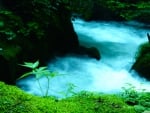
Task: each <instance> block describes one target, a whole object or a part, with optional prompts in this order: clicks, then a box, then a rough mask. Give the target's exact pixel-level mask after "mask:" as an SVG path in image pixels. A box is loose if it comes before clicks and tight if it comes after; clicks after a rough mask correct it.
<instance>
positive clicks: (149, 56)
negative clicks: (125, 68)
mask: <svg viewBox="0 0 150 113" xmlns="http://www.w3.org/2000/svg"><path fill="white" fill-rule="evenodd" d="M132 69H134V70H135V71H136V72H137V73H138V74H139V75H140V76H141V77H144V78H146V79H147V80H150V43H146V44H144V45H142V46H141V47H140V50H139V53H138V56H137V59H136V62H135V63H134V64H133V66H132Z"/></svg>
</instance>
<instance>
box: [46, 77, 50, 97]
mask: <svg viewBox="0 0 150 113" xmlns="http://www.w3.org/2000/svg"><path fill="white" fill-rule="evenodd" d="M46 78H47V82H48V83H47V89H46V94H45V96H46V97H47V96H48V90H49V83H50V79H49V77H48V76H46Z"/></svg>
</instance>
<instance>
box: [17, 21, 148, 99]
mask: <svg viewBox="0 0 150 113" xmlns="http://www.w3.org/2000/svg"><path fill="white" fill-rule="evenodd" d="M73 26H74V29H75V31H76V33H77V35H78V37H79V41H80V44H81V45H84V46H86V47H93V46H94V47H96V48H97V49H98V50H99V51H100V53H101V60H100V61H97V60H95V59H91V58H88V57H87V56H79V55H78V56H77V55H67V56H65V57H57V58H56V59H54V60H53V61H51V62H50V63H48V68H49V69H50V70H51V71H56V72H59V76H57V77H54V78H51V80H50V83H49V84H48V82H47V79H46V78H41V79H40V84H41V87H42V89H43V90H44V91H45V92H46V89H47V87H48V85H49V87H50V89H49V95H52V96H56V97H64V96H66V95H68V92H70V91H73V92H79V91H83V90H84V91H96V92H102V93H118V92H120V91H121V90H122V87H124V86H126V84H132V85H133V86H135V87H136V89H137V90H139V89H146V90H147V91H150V82H148V81H146V80H145V79H144V78H141V77H139V75H138V74H136V72H134V71H130V68H131V66H132V64H133V63H134V62H135V56H136V52H137V50H138V47H139V46H140V44H142V43H144V42H147V41H148V40H147V37H146V33H147V32H148V30H146V29H143V28H142V26H143V24H140V23H135V22H130V23H129V22H128V23H127V22H120V23H119V22H94V21H93V22H85V21H83V20H80V19H76V20H75V21H73ZM17 85H18V86H19V87H20V88H21V89H23V90H25V91H27V92H29V93H32V94H35V95H42V92H41V91H40V88H39V85H38V83H37V81H36V79H35V78H34V77H33V76H31V77H27V78H25V79H22V80H20V81H18V82H17Z"/></svg>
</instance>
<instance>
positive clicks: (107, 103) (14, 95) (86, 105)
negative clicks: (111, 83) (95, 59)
mask: <svg viewBox="0 0 150 113" xmlns="http://www.w3.org/2000/svg"><path fill="white" fill-rule="evenodd" d="M0 97H1V99H0V113H135V111H134V109H133V107H130V106H128V105H127V104H125V103H124V101H123V100H122V99H121V98H119V97H117V96H114V95H102V94H97V93H90V92H82V93H80V94H77V95H75V96H73V97H69V98H66V99H62V100H57V99H55V98H52V97H46V98H41V97H36V96H33V95H29V94H26V93H25V92H23V91H21V90H20V89H18V88H17V87H14V86H9V85H6V84H4V83H2V82H0Z"/></svg>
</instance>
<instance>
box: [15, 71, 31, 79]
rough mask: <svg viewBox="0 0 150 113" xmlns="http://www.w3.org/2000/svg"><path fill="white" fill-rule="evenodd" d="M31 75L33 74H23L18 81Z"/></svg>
mask: <svg viewBox="0 0 150 113" xmlns="http://www.w3.org/2000/svg"><path fill="white" fill-rule="evenodd" d="M31 74H33V73H32V72H28V73H25V74H23V75H22V76H21V77H19V78H18V79H22V78H24V77H27V76H29V75H31Z"/></svg>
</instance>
